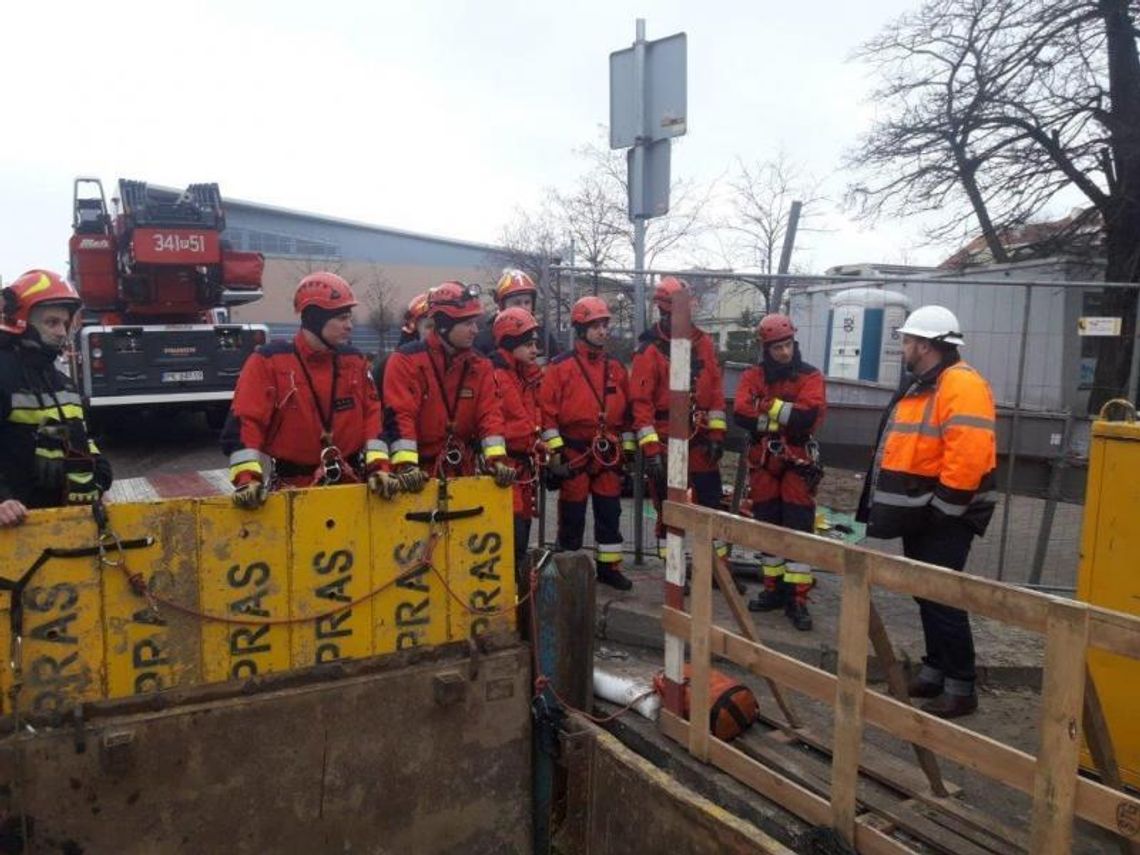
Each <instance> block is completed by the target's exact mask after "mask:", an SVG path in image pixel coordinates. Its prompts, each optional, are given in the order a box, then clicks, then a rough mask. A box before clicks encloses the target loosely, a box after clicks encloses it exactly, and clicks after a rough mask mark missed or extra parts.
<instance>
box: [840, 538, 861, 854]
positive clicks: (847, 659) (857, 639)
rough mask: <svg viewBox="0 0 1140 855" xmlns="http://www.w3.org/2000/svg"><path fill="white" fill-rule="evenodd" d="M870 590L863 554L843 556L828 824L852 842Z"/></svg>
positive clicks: (849, 842) (852, 553) (853, 836)
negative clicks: (833, 745)
mask: <svg viewBox="0 0 1140 855" xmlns="http://www.w3.org/2000/svg"><path fill="white" fill-rule="evenodd" d="M870 611H871V586H870V580H869V579H868V578H867V560H866V556H865V555H861V554H859V553H856V552H848V553H847V566H846V567H845V568H844V573H843V596H842V599H841V600H840V607H839V638H838V640H837V642H836V644H837V646H838V649H839V664H838V671H839V683H838V690H837V691H836V695H835V754H834V758H833V760H832V764H831V824H832V827H833V828H835V830H836V831H837V832H838V833H839V834H840V835H841V836H842V837H843V839H844V840H845V841H847V844H848V845H854V843H855V785H856V782H857V781H858V778H859V752H860V749H861V748H862V745H863V696H864V694H865V691H864V690H865V689H866V687H867V640H868V632H867V621H868V619H869V617H870Z"/></svg>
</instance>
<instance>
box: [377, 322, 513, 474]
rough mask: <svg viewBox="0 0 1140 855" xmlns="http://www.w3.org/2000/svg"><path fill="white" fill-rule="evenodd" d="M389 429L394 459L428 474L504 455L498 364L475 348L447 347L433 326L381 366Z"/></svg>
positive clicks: (471, 469) (470, 470)
mask: <svg viewBox="0 0 1140 855" xmlns="http://www.w3.org/2000/svg"><path fill="white" fill-rule="evenodd" d="M384 433H385V438H386V439H387V440H388V445H389V448H390V451H391V455H392V465H393V466H397V467H398V466H401V465H404V464H411V465H416V466H420V467H421V468H423V469H424V470H425V471H427V472H428V474H430V475H441V474H443V475H446V476H448V477H457V476H460V475H474V474H476V471H477V467H476V457H477V455H478V454H482V456H483V457H484V458H486V459H487V460H493V459H494V458H502V457H504V456H505V455H506V453H507V449H506V444H505V441H504V439H503V408H502V396H501V395H500V393H499V388H498V384H497V383H496V382H495V376H494V366H492V365H491V363H490V361H489V360H488V359H487V358H486V357H484V356H482V355H480V354H479V353H477V352H476V351H475V350H462V351H458V352H455V353H448V352H447V351H446V350H445V349H444V346H443V342H442V341H441V340H440V338H439V336H438V335H437V334H436V333H435V332H434V331H433V332H430V333H428V335H427V338H426V339H425V340H424V341H413V342H409V343H408V344H405V345H404V346H402V347H401V348H400V349H399V350H397V351H396V352H395V353H393V354H392V355H391V357H389V359H388V363H387V365H386V366H385V368H384Z"/></svg>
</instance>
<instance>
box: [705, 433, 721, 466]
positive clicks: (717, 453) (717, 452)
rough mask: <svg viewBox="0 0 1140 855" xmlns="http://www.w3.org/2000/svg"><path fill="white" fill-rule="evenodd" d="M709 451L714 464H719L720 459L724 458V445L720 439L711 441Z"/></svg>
mask: <svg viewBox="0 0 1140 855" xmlns="http://www.w3.org/2000/svg"><path fill="white" fill-rule="evenodd" d="M708 450H709V457H710V458H711V459H712V461H713V463H719V462H720V459H721V458H722V457H724V443H723V442H722V441H721V440H719V439H710V440H709V444H708Z"/></svg>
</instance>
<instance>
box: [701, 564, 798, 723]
mask: <svg viewBox="0 0 1140 855" xmlns="http://www.w3.org/2000/svg"><path fill="white" fill-rule="evenodd" d="M713 573H714V575H715V576H716V582H717V585H719V586H720V590H721V593H722V594H724V598H725V599H726V600H727V601H728V608H729V611H731V612H732V616H733V618H735V620H736V625H737V626H738V627H739V628H740V631H741V633H743V635H744V637H745V638H747V639H748V640H749V641H754V642H756V643H757V644H759V643H760V634H759V633H758V632H757V631H756V624H755V623H753V622H752V613H751V612H750V611H748V604H747V603H745V602H744V597H743V596H742V595H741V593H740V592H739V591H738V590H736V580H735V579H733V577H732V571H731V570H730V569H729V567H728V562H727V561H726V560H725V559H724V558H722V557H720V556H719V555H718V556H716V561H715V562H714V563H713ZM764 682H765V683H767V685H768V690H769V691H770V692H771V693H772V697H773V698H774V699H775V701H776V706H778V707H779V708H780V712H782V713H783V714H784V720H785V721H786V722H787V725H788V727H790V728H793V729H794V728H797V727H799V726H800V720H799V717H798V716H797V715H796V711H795V709H794V708H793V707H792V704H791V701H789V700H788V699H787V698H785V697H784V692H783V691H782V690H781V689H780V686H779V684H778V683H777V682H776V681H775V680H772V679H770V678H765V681H764Z"/></svg>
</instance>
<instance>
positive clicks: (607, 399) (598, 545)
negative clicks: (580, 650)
mask: <svg viewBox="0 0 1140 855" xmlns="http://www.w3.org/2000/svg"><path fill="white" fill-rule="evenodd" d="M610 318H611V315H610V310H609V308H608V307H607V306H606V303H605V301H604V300H602V299H601V298H599V297H583V298H582V299H581V300H579V301H578V302H577V303H575V304H574V306H573V308H572V309H571V310H570V322H571V323H572V324H573V326H574V334H575V336H576V341H575V342H574V347H573V348H572V349H571V350H570V351H568V352H566V353H563V354H560V355H558V356H556V357H555V358H554V359H552V360H551V361H550V364H549V365H548V366H547V368H546V373H545V374H544V375H543V378H542V387H541V389H540V390H539V396H538V400H539V407H540V409H541V410H542V440H543V441H544V442H545V443H546V446H547V448H548V449H549V451H550V455H551V456H550V460H549V462H548V464H547V469H548V471H549V473H550V474H551V475H552V476H554V477H555V478H557V479H559V480H560V481H561V494H560V496H559V498H558V546H559V548H560V549H568V550H574V549H581V548H582V535H583V533H584V531H585V527H586V500H587V499H589V498H591V497H592V498H593V504H594V541H595V551H596V559H597V561H596V563H597V573H598V581H599V582H602V583H603V584H606V585H610V586H612V587H614V588H617V589H618V590H622V591H628V590H629V589H630V588H632V587H633V583H632V582H631V581H630V580H629V579H628V578H626V577H625V575H623V574H622V572H621V547H622V536H621V527H620V523H621V479H622V470H623V467H624V457H625V455H626V454H630V455H632V454H633V451H634V449H635V447H636V446H635V443H634V439H633V432H632V430H631V426H630V412H629V379H628V376H627V374H626V370H625V367H624V366H623V365H622V364H621V363H620V362H618V361H617V360H616V359H614V358H612V357H610V356H608V355H607V354H606V351H605V345H606V341H607V340H608V339H609V329H610Z"/></svg>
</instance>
